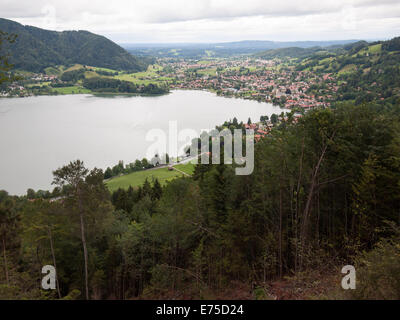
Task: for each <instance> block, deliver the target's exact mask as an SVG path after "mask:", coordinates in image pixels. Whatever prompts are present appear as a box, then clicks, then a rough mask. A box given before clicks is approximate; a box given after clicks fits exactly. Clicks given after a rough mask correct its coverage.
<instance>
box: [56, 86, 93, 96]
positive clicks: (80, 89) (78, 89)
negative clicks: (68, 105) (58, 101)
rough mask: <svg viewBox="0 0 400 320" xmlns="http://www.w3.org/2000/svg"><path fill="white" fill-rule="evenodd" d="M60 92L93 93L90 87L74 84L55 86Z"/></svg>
mask: <svg viewBox="0 0 400 320" xmlns="http://www.w3.org/2000/svg"><path fill="white" fill-rule="evenodd" d="M53 91H56V92H57V93H59V94H74V93H91V91H90V90H89V89H85V88H83V87H78V86H73V87H63V88H53Z"/></svg>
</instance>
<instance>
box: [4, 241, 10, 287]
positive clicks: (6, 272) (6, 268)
mask: <svg viewBox="0 0 400 320" xmlns="http://www.w3.org/2000/svg"><path fill="white" fill-rule="evenodd" d="M3 258H4V271H5V274H6V282H7V285H8V286H9V285H10V278H9V277H8V267H7V255H6V239H5V235H3Z"/></svg>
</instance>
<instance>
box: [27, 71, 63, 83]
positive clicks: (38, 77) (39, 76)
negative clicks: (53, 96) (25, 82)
mask: <svg viewBox="0 0 400 320" xmlns="http://www.w3.org/2000/svg"><path fill="white" fill-rule="evenodd" d="M31 80H33V81H39V82H41V81H55V80H57V76H54V75H47V74H43V73H37V74H34V75H33V76H32V77H31Z"/></svg>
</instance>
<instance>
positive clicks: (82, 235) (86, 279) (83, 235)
mask: <svg viewBox="0 0 400 320" xmlns="http://www.w3.org/2000/svg"><path fill="white" fill-rule="evenodd" d="M80 220H81V237H82V246H83V256H84V258H85V291H86V300H89V280H88V254H87V247H86V238H85V225H84V222H83V213H82V212H81V213H80Z"/></svg>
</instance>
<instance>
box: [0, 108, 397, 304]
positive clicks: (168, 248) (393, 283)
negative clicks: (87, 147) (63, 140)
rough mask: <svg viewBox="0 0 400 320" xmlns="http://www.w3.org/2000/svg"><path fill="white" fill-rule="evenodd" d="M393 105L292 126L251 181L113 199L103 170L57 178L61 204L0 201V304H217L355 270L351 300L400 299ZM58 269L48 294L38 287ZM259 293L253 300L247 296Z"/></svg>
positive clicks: (272, 139) (151, 185) (62, 173)
mask: <svg viewBox="0 0 400 320" xmlns="http://www.w3.org/2000/svg"><path fill="white" fill-rule="evenodd" d="M399 120H400V112H399V106H396V107H382V106H379V105H375V104H361V105H359V106H354V105H351V104H346V105H342V106H338V107H337V108H334V109H320V110H314V111H311V112H309V113H308V114H307V115H305V116H304V117H303V118H301V119H300V120H299V121H298V122H296V121H294V120H293V116H292V114H289V116H288V117H287V119H286V120H284V121H282V122H281V124H280V125H279V126H278V127H276V128H275V129H274V130H273V131H272V133H271V134H270V135H269V136H268V137H266V138H264V139H262V140H261V142H259V143H257V144H256V150H255V169H254V172H253V174H252V175H250V176H236V175H235V174H234V168H233V167H232V166H230V165H223V164H221V165H200V164H199V165H197V166H196V169H195V174H194V176H193V177H192V178H178V179H176V180H173V181H171V182H169V183H168V184H167V185H166V186H165V187H161V186H160V184H159V183H158V181H146V183H145V184H144V185H143V186H142V187H140V188H135V189H134V188H130V189H128V190H118V191H116V192H114V193H113V194H110V193H109V191H108V190H107V189H106V187H105V185H104V183H103V177H104V173H103V172H102V170H99V169H93V170H91V171H89V170H88V169H87V168H85V167H84V164H83V163H82V162H81V161H74V162H71V163H70V164H68V165H66V166H64V167H62V168H59V169H57V170H55V171H54V185H55V186H57V187H59V188H63V190H64V193H63V194H64V196H63V197H62V198H58V199H54V201H49V200H42V199H36V200H28V199H27V198H26V197H16V196H10V195H8V194H7V192H5V191H2V192H1V193H0V236H1V251H2V256H3V258H2V259H1V261H0V266H1V270H2V272H0V298H3V299H4V298H40V299H49V298H64V299H77V298H83V299H85V298H88V299H100V298H103V299H104V298H106V299H113V298H114V299H115V298H118V299H129V298H137V297H140V298H162V297H164V298H215V297H217V296H218V294H219V293H220V292H222V291H223V290H224V289H226V288H230V287H231V286H232V284H233V283H236V284H237V283H243V284H248V286H249V288H250V290H251V294H250V298H254V297H255V296H254V295H255V293H256V292H259V290H260V288H261V289H263V288H267V284H268V282H269V281H271V280H274V279H283V278H284V277H287V276H293V275H298V274H304V273H307V272H311V273H313V274H316V272H317V271H320V272H321V273H322V274H327V273H328V272H330V271H332V270H336V268H337V267H338V266H339V267H341V266H343V265H346V264H356V265H357V270H358V277H360V278H361V279H363V281H360V283H359V284H358V290H356V291H354V292H355V293H354V292H353V293H352V296H351V297H352V298H395V299H399V298H400V291H399V288H400V286H399V281H400V278H399V274H400V270H399V266H400V251H399V243H400V242H399V224H400V201H399V200H400V199H399V197H400V143H399V142H400V127H399V123H400V121H399ZM45 264H51V265H54V266H56V268H57V271H58V282H57V284H58V285H57V290H55V291H51V292H48V291H43V290H41V289H40V281H41V276H42V275H41V267H42V266H43V265H45ZM257 290H258V291H257Z"/></svg>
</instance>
